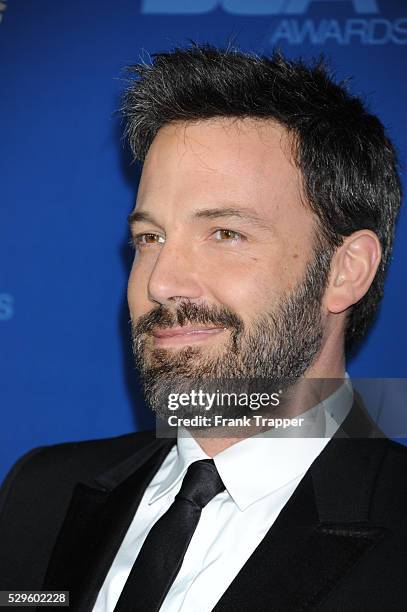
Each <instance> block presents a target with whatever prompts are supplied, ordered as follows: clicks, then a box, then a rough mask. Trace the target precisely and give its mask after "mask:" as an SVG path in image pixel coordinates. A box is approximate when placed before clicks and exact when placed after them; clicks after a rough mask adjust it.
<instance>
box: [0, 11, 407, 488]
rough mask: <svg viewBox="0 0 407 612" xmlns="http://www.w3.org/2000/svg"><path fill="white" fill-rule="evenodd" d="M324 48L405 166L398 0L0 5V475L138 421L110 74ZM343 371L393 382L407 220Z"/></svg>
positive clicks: (127, 205) (127, 206)
mask: <svg viewBox="0 0 407 612" xmlns="http://www.w3.org/2000/svg"><path fill="white" fill-rule="evenodd" d="M190 38H192V39H194V40H196V41H198V42H212V43H215V44H218V45H225V44H227V41H228V40H230V39H231V38H233V40H234V42H235V44H236V45H237V46H239V47H240V48H241V49H243V50H253V51H256V52H259V53H267V52H269V51H270V50H271V49H272V47H273V46H274V45H278V46H280V47H281V48H282V49H283V50H284V51H285V52H286V53H287V54H288V55H291V56H298V55H303V56H304V57H311V56H315V55H318V54H320V53H321V52H324V53H325V54H326V55H327V56H328V58H329V59H330V62H331V65H332V66H333V68H334V70H335V72H336V74H337V76H338V78H343V77H346V76H350V75H353V76H354V77H355V78H354V80H353V81H352V85H351V87H352V89H353V91H355V92H356V93H364V94H365V98H366V100H367V101H368V104H369V106H370V107H371V108H372V110H373V111H374V112H377V113H378V114H379V116H380V117H381V119H382V121H383V122H384V124H385V125H386V126H387V128H388V130H389V133H390V135H391V136H392V137H393V139H394V141H395V143H396V146H397V147H398V149H399V152H400V157H401V159H402V161H403V158H404V159H405V149H406V143H407V125H406V121H405V108H406V101H407V95H406V94H407V79H406V72H405V67H406V61H407V3H406V2H405V1H404V0H144V1H140V0H120V2H112V0H97V1H96V0H86V1H83V0H69V2H68V0H59V1H58V0H36V1H35V2H33V1H31V2H21V1H20V0H7V1H6V0H3V1H2V2H0V83H1V106H0V108H1V112H0V134H1V143H0V147H1V157H0V168H1V170H2V176H1V182H0V194H1V196H0V197H1V204H0V206H1V218H0V262H1V275H0V337H1V350H0V356H1V357H0V359H1V363H0V382H1V390H0V405H1V410H2V415H1V425H2V427H1V432H2V433H1V444H0V454H1V455H0V480H1V478H2V477H3V476H4V474H5V471H6V470H7V469H8V468H9V467H10V465H11V464H12V462H14V460H15V459H16V458H17V457H18V456H19V455H21V454H22V453H23V452H25V451H26V450H28V449H29V448H32V447H34V446H38V445H40V444H48V443H54V442H60V441H66V440H79V439H86V438H97V437H107V436H110V435H118V434H120V433H125V432H128V431H132V430H134V429H144V428H147V427H148V426H149V425H151V423H152V421H151V417H150V415H149V413H148V411H147V410H146V408H145V406H144V405H143V402H142V398H141V395H140V392H139V390H138V386H137V381H136V377H135V373H134V371H133V366H132V360H131V352H130V343H129V324H128V320H129V315H128V312H127V306H126V303H125V289H126V279H127V275H128V272H129V269H130V263H131V250H130V247H128V246H127V241H128V236H127V227H126V215H127V214H128V212H129V211H130V210H131V208H132V206H133V203H134V198H135V193H136V188H137V170H136V168H135V166H131V165H130V163H129V162H130V159H129V155H128V153H127V152H126V150H125V149H123V147H122V146H121V144H120V136H121V131H122V128H121V126H120V119H119V117H118V116H117V115H115V114H114V111H116V110H117V109H118V107H119V95H120V92H121V91H122V89H123V87H124V83H123V73H122V72H121V71H122V68H123V67H124V66H126V65H128V64H131V63H135V62H137V61H139V60H140V58H141V57H143V58H144V59H145V60H147V61H148V54H149V53H153V52H155V51H163V50H166V49H169V48H171V47H172V46H174V45H175V44H187V43H188V39H190ZM397 232H398V233H397V239H396V244H395V249H394V261H393V262H392V266H391V269H390V273H389V276H388V281H387V286H386V293H385V299H384V303H383V306H382V310H381V314H380V317H379V319H378V321H377V323H376V325H375V327H374V329H373V330H372V332H371V334H370V335H369V338H368V340H367V341H366V343H365V345H364V347H363V349H362V350H361V351H360V353H359V354H358V356H357V357H356V358H355V359H354V360H353V361H352V362H351V363H349V364H348V370H349V372H350V373H351V375H353V376H357V377H371V378H373V377H400V378H401V377H406V376H407V368H406V365H405V359H404V356H405V352H406V348H407V331H406V326H405V324H404V313H405V312H406V309H407V289H406V274H405V261H406V257H407V241H406V237H407V219H406V211H405V210H403V212H402V214H401V217H400V219H399V224H398V230H397Z"/></svg>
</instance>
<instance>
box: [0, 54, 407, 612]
mask: <svg viewBox="0 0 407 612" xmlns="http://www.w3.org/2000/svg"><path fill="white" fill-rule="evenodd" d="M133 70H134V71H135V73H136V75H137V79H134V80H133V81H132V82H131V84H130V86H129V89H128V90H127V92H126V95H125V99H124V114H125V116H126V118H127V122H128V123H127V126H128V127H127V136H128V138H129V142H130V144H131V146H132V149H133V151H134V154H135V157H136V158H137V159H138V160H140V161H141V162H142V163H143V171H142V177H141V182H140V187H139V192H138V197H137V202H136V207H135V209H134V211H133V212H132V213H131V215H130V217H129V220H130V226H131V232H132V242H133V244H134V246H135V248H136V253H135V257H134V263H133V267H132V270H131V274H130V279H129V286H128V301H129V308H130V313H131V321H132V339H133V349H134V355H135V360H136V364H137V367H138V369H139V371H140V375H141V381H142V383H143V387H144V391H145V395H146V399H147V401H148V403H149V404H150V406H151V407H152V409H153V410H154V411H155V412H156V414H157V416H159V417H161V419H162V420H163V421H166V420H167V421H169V418H170V415H171V414H172V415H173V414H174V412H175V411H174V412H173V408H169V406H170V404H169V395H170V393H171V394H172V395H173V397H177V398H179V399H180V398H181V394H182V393H187V394H189V397H191V398H192V393H193V392H194V391H195V392H196V391H197V390H198V389H200V387H201V386H205V384H207V383H208V381H209V382H210V384H211V385H212V387H211V388H214V387H216V386H217V385H221V384H223V382H224V381H226V380H227V381H229V384H232V386H233V384H235V383H236V384H237V385H238V386H239V385H240V384H242V388H245V389H246V390H247V389H253V388H254V387H255V386H256V384H257V383H258V382H259V381H263V383H264V381H266V384H267V385H268V388H269V390H271V391H273V392H274V393H277V397H281V404H280V403H279V402H280V400H279V402H277V403H278V404H279V406H277V408H276V409H275V410H274V411H273V410H272V409H271V408H268V409H266V410H264V411H263V412H262V414H264V415H265V416H270V415H271V416H272V415H279V416H281V417H293V418H294V417H295V418H297V417H298V420H299V419H300V418H301V419H303V425H305V431H308V434H304V435H303V433H301V432H300V433H299V434H294V435H293V436H292V435H291V433H292V431H293V427H294V425H293V423H294V420H292V421H291V423H292V426H291V427H289V428H288V430H289V431H290V433H289V434H287V435H281V436H280V435H279V433H278V430H277V428H276V427H273V426H271V425H270V421H267V422H266V424H264V423H262V424H261V425H260V426H259V427H258V428H257V430H255V431H253V430H252V429H250V428H248V430H247V431H246V433H245V430H244V427H243V430H242V431H243V433H242V431H241V432H240V434H239V436H236V435H235V433H234V430H233V431H230V430H229V429H228V427H227V426H224V425H223V424H222V427H221V428H220V429H219V428H216V427H215V426H214V425H213V423H209V426H208V427H206V426H203V425H202V422H201V424H200V425H199V424H198V425H197V426H190V427H188V424H187V419H188V418H192V417H193V416H199V417H202V418H203V417H204V416H205V415H207V414H208V406H202V405H201V404H200V405H199V406H194V405H193V403H192V402H190V403H189V404H187V403H186V404H185V405H183V404H182V402H180V404H179V406H178V408H177V417H179V418H180V426H179V427H178V430H177V437H176V439H175V436H176V434H175V432H174V434H173V437H170V438H168V437H156V436H155V432H143V433H135V434H128V435H125V436H119V437H116V438H111V439H107V440H94V441H87V442H78V443H67V444H59V445H55V446H51V447H42V448H39V449H34V450H33V451H31V452H30V453H28V454H27V455H25V456H24V457H23V458H22V459H20V461H19V462H17V464H16V465H15V466H14V468H13V469H12V470H11V472H10V474H9V475H8V477H7V479H6V481H5V484H4V485H3V489H2V497H1V523H0V530H1V542H2V561H1V573H0V585H1V589H3V590H4V589H14V590H15V589H20V590H22V589H25V590H33V589H43V590H66V591H69V592H70V605H71V609H73V610H76V611H83V612H84V611H88V610H95V611H96V612H102V611H103V612H106V611H112V610H116V611H117V612H121V611H124V610H137V611H139V610H143V611H146V612H147V611H152V610H159V609H160V610H162V611H170V610H171V611H173V610H174V611H175V610H182V611H183V612H185V611H188V612H190V611H192V612H200V611H207V610H212V609H213V610H217V611H219V612H220V611H236V610H247V611H248V610H257V611H261V610H273V612H277V611H289V612H292V611H295V610H317V609H318V610H323V611H335V612H336V611H339V610H346V611H347V612H348V611H355V612H356V611H358V612H359V611H360V610H369V611H375V610H377V611H378V610H383V609H387V610H403V609H405V598H406V595H407V593H406V590H405V586H404V583H405V578H404V575H405V569H406V567H405V564H406V560H407V558H406V547H407V530H406V527H407V525H406V520H405V516H406V511H407V487H406V484H405V477H404V476H405V470H406V469H407V451H406V449H405V448H404V447H403V446H401V445H398V444H396V443H394V442H391V441H389V440H388V439H386V438H385V437H384V436H382V434H381V432H380V431H379V430H378V429H377V428H376V426H375V425H374V423H373V422H372V421H371V420H370V419H369V417H368V415H367V413H366V411H365V410H364V408H363V406H361V404H360V400H359V399H358V396H357V394H356V393H355V392H354V390H353V389H352V385H351V384H350V381H349V379H348V377H347V375H346V372H345V348H346V349H348V350H353V349H354V348H355V347H356V346H357V344H358V343H359V342H360V340H361V339H362V338H363V336H364V335H365V333H366V331H367V329H368V327H369V326H370V324H371V322H372V321H373V319H374V316H375V313H376V311H377V308H378V306H379V303H380V299H381V297H382V293H383V283H384V277H385V271H386V268H387V265H388V262H389V258H390V254H391V248H392V241H393V236H394V227H395V221H396V217H397V213H398V210H399V205H400V182H399V178H398V174H397V164H396V158H395V153H394V150H393V147H392V145H391V143H390V141H389V139H388V138H387V136H386V135H385V133H384V129H383V126H382V125H381V123H380V121H379V120H378V119H377V118H376V117H375V116H373V115H371V114H369V113H368V112H367V111H366V109H365V108H364V106H363V104H362V103H361V102H360V101H359V100H358V99H357V98H355V97H352V96H351V95H350V94H349V92H347V91H346V89H345V87H344V86H342V85H337V84H335V83H334V82H333V81H332V79H331V78H330V77H329V75H328V74H327V71H326V69H325V68H324V67H323V66H322V65H316V66H306V65H304V64H303V63H302V62H295V61H289V60H287V59H285V58H284V57H282V56H281V55H279V54H275V55H274V56H273V57H272V58H271V59H267V58H258V57H252V56H249V55H244V54H242V53H239V52H236V51H231V50H228V51H221V50H218V49H216V48H213V47H211V46H209V45H204V46H198V45H193V46H192V47H191V48H188V49H177V50H175V51H173V52H172V53H168V54H159V55H156V56H154V59H153V63H152V65H151V66H147V65H144V64H142V65H138V66H136V67H134V68H133ZM315 381H316V382H317V384H316V388H317V391H315V385H314V382H315ZM335 381H336V382H335ZM325 383H327V385H326V387H325V386H324V385H325ZM331 383H332V384H331ZM259 384H260V383H259ZM239 389H240V387H239ZM314 391H315V392H314ZM279 394H280V395H279ZM316 398H318V399H316ZM321 406H323V408H324V411H323V412H321V411H317V409H319V408H320V407H321ZM217 410H218V411H219V410H220V412H221V413H222V414H223V415H225V417H227V419H231V420H233V416H239V417H241V418H242V422H243V423H244V422H245V421H244V417H246V418H248V415H250V413H252V414H253V410H252V409H251V408H250V406H249V407H248V406H247V405H245V406H241V405H234V406H232V407H230V406H226V407H221V409H220V408H219V406H217ZM321 415H322V418H320V417H321Z"/></svg>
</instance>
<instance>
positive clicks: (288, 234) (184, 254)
mask: <svg viewBox="0 0 407 612" xmlns="http://www.w3.org/2000/svg"><path fill="white" fill-rule="evenodd" d="M290 142H291V141H290V138H289V136H288V134H287V132H286V130H285V128H283V127H282V126H280V125H278V124H276V123H274V122H272V121H265V120H253V119H230V118H226V119H225V118H216V119H210V120H204V121H200V122H189V123H176V124H170V125H166V126H164V127H162V128H161V129H160V130H159V131H158V133H157V135H156V137H155V138H154V140H153V142H152V144H151V146H150V149H149V151H148V154H147V157H146V160H145V163H144V166H143V172H142V177H141V182H140V187H139V192H138V197H137V202H136V207H135V210H136V211H137V213H143V215H147V216H148V220H147V219H140V220H135V221H133V222H132V223H131V232H132V236H133V239H134V241H135V243H136V254H135V258H134V262H133V266H132V270H131V273H130V278H129V284H128V303H129V309H130V314H131V317H132V320H133V321H137V318H138V317H140V316H141V315H143V314H146V313H148V312H149V311H151V310H152V309H153V308H155V307H157V305H158V304H163V305H165V306H166V307H168V308H169V309H171V308H174V307H175V305H176V304H177V302H178V301H179V300H181V299H185V298H188V299H189V300H191V301H192V302H196V303H197V304H202V303H205V304H208V305H225V306H228V307H229V308H231V309H232V310H233V311H234V312H236V313H238V314H239V315H240V316H241V317H242V319H243V320H244V323H245V325H248V326H250V323H251V322H252V321H253V320H254V319H255V318H256V317H258V316H259V315H261V314H262V313H263V312H264V311H266V310H268V311H270V310H272V309H273V306H274V305H275V304H276V302H277V301H278V299H279V297H280V296H281V295H282V294H283V293H284V292H287V291H288V292H289V291H291V290H292V289H293V288H294V287H295V286H296V285H297V284H298V283H299V282H300V281H301V279H302V277H303V275H304V271H305V267H306V265H307V263H308V262H309V261H311V259H312V255H313V248H314V235H315V231H316V218H315V215H314V214H313V213H312V211H311V210H310V209H309V208H308V206H307V205H306V204H305V203H304V197H303V194H302V183H301V174H300V172H299V170H298V169H297V168H296V167H295V165H294V163H293V161H292V159H291V155H290ZM231 208H233V209H236V208H239V209H245V211H246V212H248V213H249V214H251V215H256V216H257V217H258V219H259V220H258V221H254V220H252V219H250V218H247V217H245V216H236V215H233V216H232V215H229V214H228V215H226V214H225V211H226V209H231ZM213 209H221V211H223V213H219V212H218V214H217V216H216V217H215V216H211V217H207V216H205V217H202V216H200V217H197V216H196V214H197V213H198V211H201V214H202V211H203V210H205V211H208V210H211V211H213ZM223 230H229V231H223ZM380 257H381V250H380V243H379V240H378V238H377V236H376V235H375V234H374V233H373V232H371V231H370V230H359V231H358V232H355V233H354V234H352V235H351V236H349V237H347V238H346V239H345V241H344V243H343V244H342V245H341V247H339V248H338V249H337V251H336V253H335V255H334V257H333V260H332V265H331V274H330V279H329V283H328V286H327V289H326V291H325V294H324V297H323V300H322V303H321V312H322V320H323V325H324V340H323V344H322V348H321V351H320V352H319V354H318V355H317V358H316V359H315V361H314V363H313V364H312V366H311V367H310V368H309V369H308V370H307V372H306V376H307V377H315V378H343V376H344V371H345V357H344V326H345V321H346V316H347V314H348V312H349V308H351V306H352V305H353V304H355V303H356V302H357V301H358V300H359V299H361V297H363V295H364V294H365V293H366V292H367V290H368V288H369V287H370V284H371V283H372V281H373V278H374V275H375V273H376V270H377V267H378V265H379V262H380ZM194 327H196V326H194ZM201 327H202V326H201ZM178 331H180V330H178ZM181 331H185V330H181ZM229 333H230V332H229V331H228V330H219V329H218V330H214V331H212V332H210V331H209V332H207V333H202V331H201V332H200V333H192V334H185V333H184V334H181V335H177V336H175V335H173V336H169V337H168V336H166V337H161V338H158V337H153V336H152V337H151V343H152V344H151V346H156V347H158V346H160V348H165V349H167V350H168V351H176V350H178V349H179V348H180V347H185V346H187V345H194V344H196V343H199V345H200V347H201V348H202V349H204V350H206V351H208V355H211V354H213V355H215V354H216V352H219V350H221V348H222V345H224V343H225V340H226V334H229ZM146 358H148V354H147V355H146ZM197 441H198V442H199V443H200V444H201V446H202V448H203V449H204V450H205V452H206V453H207V454H208V455H209V456H213V455H215V454H216V453H218V452H220V451H222V450H223V449H224V448H227V447H228V446H230V445H231V444H233V443H236V439H227V438H216V439H210V438H207V437H205V438H197Z"/></svg>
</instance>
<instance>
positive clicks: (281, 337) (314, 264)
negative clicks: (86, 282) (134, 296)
mask: <svg viewBox="0 0 407 612" xmlns="http://www.w3.org/2000/svg"><path fill="white" fill-rule="evenodd" d="M331 258H332V252H330V251H329V250H327V249H326V248H325V249H323V248H322V247H319V248H317V249H316V250H315V252H314V256H313V259H312V261H311V262H310V263H309V264H308V265H307V267H306V270H305V273H304V276H303V279H302V280H301V282H300V283H299V284H298V285H297V286H296V287H295V288H294V289H293V290H292V291H291V292H289V293H285V294H283V295H282V296H281V297H280V299H279V301H278V303H277V304H276V305H275V306H274V308H273V310H271V311H269V312H265V313H263V314H262V315H260V316H259V317H257V318H256V319H255V320H254V321H253V322H252V323H251V325H250V328H246V325H245V324H244V322H243V320H242V318H241V317H240V316H239V315H238V314H237V313H235V312H233V311H232V310H231V309H229V308H227V307H224V306H209V305H207V304H197V303H192V302H190V301H189V300H183V301H182V302H179V303H178V304H177V305H176V308H175V309H173V310H170V309H169V308H167V307H166V306H164V305H160V306H158V307H157V308H156V309H154V310H152V311H150V312H149V313H147V314H145V315H142V316H141V317H140V318H139V319H138V320H137V322H136V323H133V322H132V324H131V329H132V347H133V354H134V360H135V365H136V368H137V370H138V371H139V375H140V381H141V384H142V387H143V392H144V397H145V399H146V401H147V403H148V405H149V406H150V408H151V409H152V410H153V411H154V412H155V414H156V416H157V417H159V418H160V419H163V420H166V419H167V418H168V417H169V416H170V415H173V414H174V413H173V412H172V411H171V410H170V409H169V407H168V405H169V396H170V395H171V394H178V395H179V394H181V393H188V394H190V393H191V391H193V390H195V391H196V390H203V391H204V392H205V393H215V392H216V391H219V390H222V392H224V393H236V394H240V393H245V394H250V393H251V392H252V391H256V392H261V393H262V392H267V393H268V394H272V393H277V392H278V393H279V394H281V393H283V392H285V391H287V390H288V389H290V388H291V387H293V385H294V384H295V383H296V382H297V381H298V380H299V379H300V377H301V376H303V374H304V373H305V371H306V370H307V369H308V368H309V367H310V366H311V365H312V363H313V362H314V360H315V358H316V356H317V355H318V352H319V350H320V348H321V345H322V341H323V324H322V314H321V301H322V297H323V294H324V290H325V288H326V284H327V280H328V277H329V270H330V262H331ZM196 324H200V325H206V324H208V325H210V326H217V327H224V328H226V329H227V330H229V331H230V334H229V338H228V340H227V341H226V342H224V344H223V346H222V347H221V348H219V347H216V348H215V351H217V352H216V353H215V354H213V350H212V348H211V349H209V350H208V347H207V346H185V347H183V348H181V349H175V350H174V349H163V348H154V347H153V345H152V331H154V330H157V329H165V328H169V327H174V326H181V327H182V326H184V325H196ZM215 408H216V409H217V410H216V411H213V410H212V412H211V416H213V415H214V414H220V415H221V416H222V417H226V418H229V417H232V418H236V417H241V416H245V415H248V416H249V415H252V414H253V412H252V408H250V407H248V406H247V405H236V403H235V404H232V405H230V404H229V405H227V406H225V405H223V404H222V406H221V407H220V406H215ZM269 409H270V408H269ZM176 415H177V417H178V418H184V417H191V416H195V415H201V416H208V413H207V412H206V409H205V407H203V406H196V405H194V406H191V405H187V406H179V407H178V410H177V413H176Z"/></svg>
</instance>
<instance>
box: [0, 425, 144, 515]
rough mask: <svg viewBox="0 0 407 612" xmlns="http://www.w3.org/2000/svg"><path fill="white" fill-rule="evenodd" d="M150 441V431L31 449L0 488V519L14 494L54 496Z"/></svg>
mask: <svg viewBox="0 0 407 612" xmlns="http://www.w3.org/2000/svg"><path fill="white" fill-rule="evenodd" d="M154 438H155V432H154V430H151V431H143V432H136V433H128V434H124V435H120V436H114V437H110V438H101V439H96V440H82V441H74V442H63V443H59V444H52V445H48V446H40V447H37V448H33V449H32V450H30V451H28V452H27V453H25V454H24V455H23V456H22V457H20V458H19V459H18V460H17V461H16V463H15V464H14V465H13V466H12V468H11V469H10V471H9V472H8V474H7V476H6V478H5V480H4V482H3V484H2V487H1V489H0V517H1V514H2V511H3V509H4V505H5V504H6V501H7V500H8V499H9V498H10V496H14V495H16V494H17V493H18V491H21V492H24V497H25V498H26V499H27V498H28V497H32V496H34V497H35V495H36V492H37V493H39V492H40V489H43V488H44V489H48V490H49V491H51V490H52V491H53V492H54V493H55V492H57V490H58V489H60V490H64V489H70V488H71V487H72V486H73V484H74V483H75V482H76V481H78V480H84V479H85V480H86V479H88V478H92V477H93V476H96V475H97V474H99V472H102V471H104V470H107V469H109V468H110V467H113V466H114V465H116V464H117V463H120V462H121V461H124V460H125V459H126V458H127V457H129V456H130V455H132V454H133V453H134V452H136V451H137V450H139V449H141V448H142V447H143V446H146V445H147V444H149V443H150V442H151V441H153V440H154Z"/></svg>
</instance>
